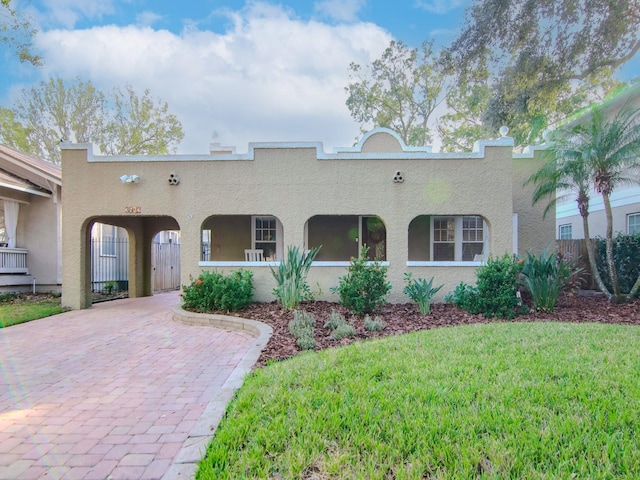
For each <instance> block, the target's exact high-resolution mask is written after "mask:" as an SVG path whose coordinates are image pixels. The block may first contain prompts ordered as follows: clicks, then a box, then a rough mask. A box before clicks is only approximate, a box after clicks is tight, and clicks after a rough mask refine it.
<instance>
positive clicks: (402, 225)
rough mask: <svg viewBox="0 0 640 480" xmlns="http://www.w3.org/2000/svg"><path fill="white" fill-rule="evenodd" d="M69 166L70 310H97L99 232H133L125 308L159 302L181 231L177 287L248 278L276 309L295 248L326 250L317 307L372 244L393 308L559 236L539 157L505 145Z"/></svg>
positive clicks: (269, 150)
mask: <svg viewBox="0 0 640 480" xmlns="http://www.w3.org/2000/svg"><path fill="white" fill-rule="evenodd" d="M62 164H63V169H64V178H65V196H64V217H63V222H64V228H63V260H64V262H63V264H64V265H63V266H64V268H63V293H62V302H63V304H64V305H66V306H69V307H72V308H86V307H88V306H90V304H91V298H90V297H91V295H90V293H91V285H90V283H91V281H90V280H91V279H90V271H91V268H90V262H89V257H88V255H87V251H88V240H89V238H90V230H91V228H92V226H93V225H94V224H95V223H96V222H99V223H106V224H109V225H114V226H117V227H121V228H126V229H127V232H128V234H129V243H130V249H129V252H130V258H129V276H128V278H129V296H130V297H139V296H144V295H151V293H152V290H153V287H152V274H153V268H154V267H153V265H152V260H151V259H152V239H153V238H154V236H155V235H156V234H157V233H158V232H160V231H163V230H173V231H179V232H180V247H181V250H180V267H181V274H180V278H181V283H182V284H188V283H189V282H190V280H191V279H192V278H194V277H196V276H197V275H199V274H200V273H201V272H202V271H203V270H211V271H212V270H217V271H221V272H229V271H231V270H236V269H240V268H245V269H250V270H251V271H252V272H253V273H254V284H255V297H256V299H257V300H259V301H271V300H273V299H274V297H273V293H272V291H273V288H274V287H275V281H274V279H273V277H272V275H271V271H270V268H269V266H273V265H277V263H278V262H279V261H280V260H281V259H282V258H283V255H284V254H285V252H286V249H287V246H288V245H297V246H300V247H302V248H304V249H310V248H312V247H320V246H321V250H320V253H319V255H318V257H317V259H316V261H315V262H314V264H313V266H312V268H311V271H310V274H309V279H308V280H309V283H310V285H311V288H312V289H313V290H314V291H316V292H317V293H318V295H317V297H316V298H319V299H333V300H335V299H336V298H337V297H336V295H335V294H332V293H330V288H331V287H332V286H335V285H337V283H338V279H339V277H340V276H342V275H344V274H345V273H346V271H347V267H348V265H349V260H350V258H351V257H353V256H357V255H358V252H359V250H360V248H361V247H363V246H365V245H366V246H368V247H369V257H370V258H371V259H378V260H380V261H382V262H383V264H384V265H386V266H388V278H389V281H390V282H391V284H392V291H391V293H390V296H389V300H390V301H392V302H406V301H408V299H407V297H406V296H405V295H404V294H403V293H402V289H403V287H404V274H405V273H406V272H411V273H412V274H413V276H414V278H415V277H425V278H431V277H435V284H436V285H439V284H444V285H445V288H443V289H442V290H441V296H440V297H439V299H442V296H443V295H444V293H446V292H447V291H451V290H453V289H454V288H455V286H456V285H458V284H459V283H460V282H461V281H465V282H469V283H474V282H475V270H476V268H477V267H478V266H479V265H481V264H482V262H483V261H485V260H486V259H487V258H488V256H489V255H495V256H501V255H503V254H504V253H510V254H511V253H524V252H525V251H527V250H531V251H534V252H539V251H541V250H542V249H544V248H545V247H546V246H548V245H549V244H550V243H551V242H553V240H554V237H555V235H554V220H553V217H554V215H553V214H552V216H551V217H548V218H547V219H546V220H545V219H543V216H542V212H543V210H544V205H536V206H532V205H531V198H532V191H533V186H527V187H523V183H524V181H525V180H526V179H527V178H528V177H529V176H530V175H531V174H532V173H533V172H535V171H536V170H538V169H539V168H540V166H541V165H542V164H543V162H542V160H541V159H540V155H539V154H538V153H537V152H536V151H531V152H528V153H525V154H520V155H514V154H513V140H512V139H511V138H509V137H506V136H505V137H502V138H499V139H497V140H489V141H481V142H478V143H477V145H476V148H475V149H474V151H473V152H469V153H457V154H440V153H431V151H430V149H429V148H426V147H408V146H406V145H405V144H404V143H403V141H402V140H401V139H400V137H399V136H398V135H397V134H396V133H395V132H392V131H391V130H387V129H376V130H374V131H372V132H369V133H368V134H367V135H365V136H364V137H363V138H362V140H361V141H360V142H359V143H358V145H356V146H355V147H350V148H342V149H338V150H336V152H335V153H325V152H324V151H323V149H322V144H321V143H255V144H250V145H249V151H248V153H245V154H237V153H235V150H233V149H227V150H223V149H220V150H219V151H215V152H213V153H210V154H208V155H166V156H121V157H108V156H94V155H93V148H92V146H91V145H88V144H83V145H75V144H70V143H63V144H62ZM97 178H99V179H100V182H94V181H92V180H91V179H97Z"/></svg>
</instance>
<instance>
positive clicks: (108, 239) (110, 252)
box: [100, 223, 118, 257]
mask: <svg viewBox="0 0 640 480" xmlns="http://www.w3.org/2000/svg"><path fill="white" fill-rule="evenodd" d="M117 238H118V227H116V226H115V225H108V224H105V223H101V224H100V256H101V257H115V256H116V254H117V251H118V249H117V248H118V247H117V246H116V239H117ZM107 245H109V247H110V248H108V249H107V248H106V247H107Z"/></svg>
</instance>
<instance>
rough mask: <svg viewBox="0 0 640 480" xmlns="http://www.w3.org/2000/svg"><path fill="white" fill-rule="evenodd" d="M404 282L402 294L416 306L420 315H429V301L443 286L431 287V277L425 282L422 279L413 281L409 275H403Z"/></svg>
mask: <svg viewBox="0 0 640 480" xmlns="http://www.w3.org/2000/svg"><path fill="white" fill-rule="evenodd" d="M404 281H405V282H406V284H407V285H406V286H405V287H404V290H403V291H404V293H405V294H406V295H408V296H409V298H410V299H411V300H413V301H414V302H416V303H417V304H418V310H419V311H420V314H421V315H427V314H429V313H430V312H431V299H432V298H433V296H434V295H435V294H436V293H438V292H439V291H440V289H441V288H442V287H443V286H444V285H440V286H439V287H433V286H432V285H433V277H431V280H429V281H428V282H427V281H426V280H425V279H424V278H416V279H413V278H412V276H411V273H405V274H404Z"/></svg>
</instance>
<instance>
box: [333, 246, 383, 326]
mask: <svg viewBox="0 0 640 480" xmlns="http://www.w3.org/2000/svg"><path fill="white" fill-rule="evenodd" d="M367 251H368V248H367V247H363V248H362V251H361V252H360V257H358V258H352V259H351V264H350V265H349V268H348V272H347V274H346V275H345V276H343V277H340V280H339V284H338V286H337V287H334V288H332V289H331V291H332V292H337V293H338V294H339V295H340V304H341V305H343V306H344V307H345V308H347V309H348V310H349V311H350V312H353V313H355V314H356V315H364V314H366V313H375V312H377V311H378V310H379V309H380V307H381V306H382V305H384V304H385V303H386V300H385V297H386V296H387V294H388V293H389V291H390V290H391V284H390V283H389V282H388V281H387V268H386V267H383V266H382V265H381V264H380V262H377V261H375V262H369V260H368V259H367Z"/></svg>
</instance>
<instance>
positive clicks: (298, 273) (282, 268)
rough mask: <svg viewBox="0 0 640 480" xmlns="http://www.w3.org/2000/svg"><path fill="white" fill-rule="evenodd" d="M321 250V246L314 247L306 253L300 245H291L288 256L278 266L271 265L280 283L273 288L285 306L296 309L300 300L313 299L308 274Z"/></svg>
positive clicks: (288, 248)
mask: <svg viewBox="0 0 640 480" xmlns="http://www.w3.org/2000/svg"><path fill="white" fill-rule="evenodd" d="M319 250H320V247H318V248H312V249H311V250H309V251H308V252H306V253H305V252H304V251H302V250H300V249H298V247H296V246H291V245H290V246H289V247H287V255H286V258H285V259H283V260H282V261H281V262H280V264H279V265H278V267H277V268H273V267H269V268H270V269H271V274H272V275H273V278H275V279H276V283H277V284H278V286H277V287H276V288H274V289H273V294H274V295H275V296H276V297H277V298H278V300H280V303H281V304H282V307H283V308H287V309H294V308H296V307H297V306H298V305H299V304H300V302H302V301H305V300H312V299H313V294H312V293H311V289H310V288H309V284H308V283H307V275H308V273H309V269H310V268H311V263H312V262H313V260H314V259H315V258H316V255H317V254H318V251H319Z"/></svg>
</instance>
